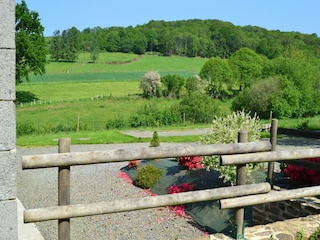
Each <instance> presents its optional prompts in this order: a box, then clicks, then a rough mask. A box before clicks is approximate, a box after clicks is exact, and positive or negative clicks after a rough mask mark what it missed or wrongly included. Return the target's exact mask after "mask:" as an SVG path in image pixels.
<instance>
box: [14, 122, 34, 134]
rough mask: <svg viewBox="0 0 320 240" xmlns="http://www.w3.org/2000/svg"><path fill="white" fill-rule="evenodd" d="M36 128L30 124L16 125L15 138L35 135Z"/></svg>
mask: <svg viewBox="0 0 320 240" xmlns="http://www.w3.org/2000/svg"><path fill="white" fill-rule="evenodd" d="M35 131H36V128H35V126H34V124H33V123H32V122H29V121H27V122H24V123H18V124H17V136H22V135H31V134H33V133H35Z"/></svg>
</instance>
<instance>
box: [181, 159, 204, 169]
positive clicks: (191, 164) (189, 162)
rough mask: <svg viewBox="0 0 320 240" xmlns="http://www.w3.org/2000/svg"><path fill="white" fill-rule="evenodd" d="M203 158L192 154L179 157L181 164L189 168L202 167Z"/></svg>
mask: <svg viewBox="0 0 320 240" xmlns="http://www.w3.org/2000/svg"><path fill="white" fill-rule="evenodd" d="M200 162H201V158H200V157H198V156H192V157H179V165H180V166H185V167H186V168H187V169H188V170H191V169H194V168H196V169H197V168H202V165H201V163H200Z"/></svg>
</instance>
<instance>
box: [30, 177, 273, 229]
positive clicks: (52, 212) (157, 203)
mask: <svg viewBox="0 0 320 240" xmlns="http://www.w3.org/2000/svg"><path fill="white" fill-rule="evenodd" d="M270 190H271V186H270V184H269V183H259V184H249V185H239V186H233V187H221V188H215V189H208V190H198V191H192V192H184V193H176V194H167V195H160V196H156V197H144V198H138V199H125V200H117V201H113V202H100V203H91V204H76V205H67V206H57V207H47V208H39V209H30V210H25V211H24V222H25V223H30V222H40V221H48V220H56V219H66V218H75V217H84V216H92V215H100V214H108V213H117V212H126V211H134V210H142V209H147V208H157V207H165V206H170V205H179V204H186V203H193V202H203V201H209V200H218V199H221V198H231V197H237V196H245V195H250V194H259V193H266V192H269V191H270Z"/></svg>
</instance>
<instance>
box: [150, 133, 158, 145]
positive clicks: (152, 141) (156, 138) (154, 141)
mask: <svg viewBox="0 0 320 240" xmlns="http://www.w3.org/2000/svg"><path fill="white" fill-rule="evenodd" d="M159 145H160V142H159V135H158V132H157V131H154V132H153V136H152V139H151V142H150V147H159Z"/></svg>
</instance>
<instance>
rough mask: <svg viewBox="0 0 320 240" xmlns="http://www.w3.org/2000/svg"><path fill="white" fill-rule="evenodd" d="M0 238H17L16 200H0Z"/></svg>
mask: <svg viewBox="0 0 320 240" xmlns="http://www.w3.org/2000/svg"><path fill="white" fill-rule="evenodd" d="M0 233H1V234H0V239H3V240H16V239H18V213H17V201H16V200H11V201H2V202H1V201H0Z"/></svg>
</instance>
